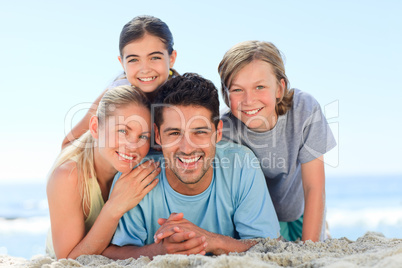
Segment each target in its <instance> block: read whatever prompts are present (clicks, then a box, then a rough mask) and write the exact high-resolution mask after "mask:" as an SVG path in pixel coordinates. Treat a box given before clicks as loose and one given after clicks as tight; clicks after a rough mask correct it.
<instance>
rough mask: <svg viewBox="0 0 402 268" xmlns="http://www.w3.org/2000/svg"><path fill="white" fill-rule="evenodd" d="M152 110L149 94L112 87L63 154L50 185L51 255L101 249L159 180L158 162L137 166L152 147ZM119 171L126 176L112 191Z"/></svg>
mask: <svg viewBox="0 0 402 268" xmlns="http://www.w3.org/2000/svg"><path fill="white" fill-rule="evenodd" d="M149 109H150V108H149V102H148V100H147V98H146V96H145V95H144V93H142V92H141V91H140V90H138V89H136V88H134V87H132V86H119V87H116V88H113V89H111V90H108V91H107V92H106V93H105V94H104V96H103V97H102V99H101V101H100V103H99V105H98V109H97V112H96V115H95V116H92V117H91V118H90V120H89V130H88V131H87V132H86V133H84V134H83V135H82V136H81V137H80V138H79V139H78V140H76V141H75V142H74V143H72V144H70V145H69V146H68V147H66V148H65V149H64V150H63V151H62V152H61V153H60V155H59V156H58V158H57V160H56V162H55V164H54V166H53V168H52V170H51V172H50V176H49V181H48V185H47V196H48V202H49V212H50V220H51V233H49V236H48V240H47V252H48V253H49V254H50V255H51V256H53V257H56V258H57V259H61V258H76V257H78V256H80V255H83V254H86V255H88V254H98V255H99V254H102V252H103V251H104V250H105V248H106V247H107V246H108V245H109V242H110V240H111V238H112V236H113V233H114V231H115V229H116V227H117V224H118V221H119V219H120V218H121V216H122V215H123V214H124V213H125V212H126V211H127V210H129V209H131V208H133V207H134V206H136V205H137V204H138V203H139V202H140V200H141V199H142V198H143V197H144V196H145V195H146V194H147V193H148V192H149V191H151V190H152V189H153V188H154V187H155V185H156V184H157V182H158V181H157V179H155V180H154V178H155V177H156V176H157V175H158V174H159V172H160V168H159V167H158V165H157V164H155V163H153V162H152V161H148V162H145V163H143V164H141V165H139V166H138V167H137V168H135V169H133V167H135V166H136V165H138V164H140V162H141V160H142V159H143V158H144V157H145V156H146V155H147V153H148V150H149V147H150V135H151V115H150V110H149ZM118 171H119V172H122V173H123V174H124V177H123V178H122V179H119V180H118V182H117V183H116V185H115V186H114V188H113V191H112V192H111V193H110V195H109V191H110V187H111V185H112V181H113V178H114V175H115V174H116V173H117V172H118Z"/></svg>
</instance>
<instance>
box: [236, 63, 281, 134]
mask: <svg viewBox="0 0 402 268" xmlns="http://www.w3.org/2000/svg"><path fill="white" fill-rule="evenodd" d="M284 89H285V81H284V80H283V79H281V81H280V82H278V80H277V79H276V77H275V75H274V72H273V69H272V66H271V64H269V63H267V62H265V61H262V60H254V61H252V62H251V63H249V64H247V65H246V66H244V67H243V69H241V70H240V71H239V72H238V73H237V74H236V76H235V77H234V78H233V81H232V84H231V86H230V88H229V100H230V110H231V111H232V113H233V115H234V116H235V117H237V118H238V119H240V120H241V121H242V122H243V123H244V124H245V125H246V126H247V127H248V128H249V129H251V130H253V131H256V132H264V131H268V130H271V129H272V128H273V127H274V126H275V124H276V121H277V114H276V112H275V105H276V99H277V98H281V97H282V95H283V92H284Z"/></svg>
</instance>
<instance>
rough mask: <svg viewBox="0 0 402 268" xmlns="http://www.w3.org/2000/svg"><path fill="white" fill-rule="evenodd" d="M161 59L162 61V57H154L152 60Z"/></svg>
mask: <svg viewBox="0 0 402 268" xmlns="http://www.w3.org/2000/svg"><path fill="white" fill-rule="evenodd" d="M160 59H161V57H157V56H154V57H152V58H151V60H160Z"/></svg>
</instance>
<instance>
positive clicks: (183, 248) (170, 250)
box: [102, 232, 207, 260]
mask: <svg viewBox="0 0 402 268" xmlns="http://www.w3.org/2000/svg"><path fill="white" fill-rule="evenodd" d="M206 247H207V243H206V242H205V237H195V234H194V233H191V232H181V233H175V234H173V235H171V236H169V237H166V238H165V239H164V240H163V241H162V243H158V244H156V243H153V244H149V245H145V246H142V247H138V246H122V247H119V246H116V245H110V246H109V247H108V248H106V249H105V250H104V251H103V253H102V255H104V256H106V257H108V258H110V259H115V260H116V259H119V260H123V259H128V258H139V257H141V256H147V257H149V258H151V259H152V258H153V257H154V256H157V255H165V254H183V255H191V254H201V255H205V248H206Z"/></svg>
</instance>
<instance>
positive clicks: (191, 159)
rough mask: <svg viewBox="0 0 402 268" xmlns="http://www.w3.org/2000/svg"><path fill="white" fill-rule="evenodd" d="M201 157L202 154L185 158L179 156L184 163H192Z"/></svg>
mask: <svg viewBox="0 0 402 268" xmlns="http://www.w3.org/2000/svg"><path fill="white" fill-rule="evenodd" d="M200 158H201V156H197V157H194V158H190V159H183V158H180V157H179V159H180V161H182V162H183V163H186V164H191V163H194V162H197V161H198V160H199V159H200Z"/></svg>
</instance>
